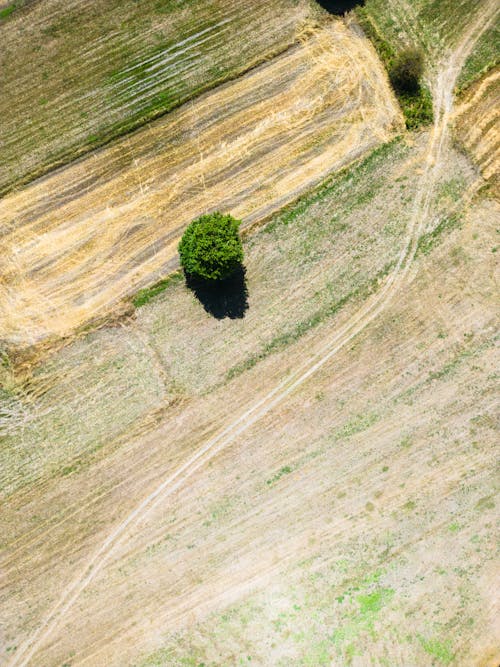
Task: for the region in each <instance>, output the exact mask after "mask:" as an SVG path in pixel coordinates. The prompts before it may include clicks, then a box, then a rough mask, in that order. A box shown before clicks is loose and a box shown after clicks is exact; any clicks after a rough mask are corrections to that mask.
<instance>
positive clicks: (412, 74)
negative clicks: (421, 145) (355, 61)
mask: <svg viewBox="0 0 500 667" xmlns="http://www.w3.org/2000/svg"><path fill="white" fill-rule="evenodd" d="M357 14H358V19H359V21H360V23H361V26H362V27H363V29H364V31H365V33H366V34H367V35H368V37H369V38H370V39H371V41H372V42H373V44H374V46H375V48H376V49H377V51H378V54H379V56H380V58H381V60H382V62H383V63H384V64H385V66H386V69H387V71H388V73H389V78H390V80H391V83H392V85H393V88H394V92H395V93H396V96H397V98H398V100H399V103H400V105H401V109H402V111H403V114H404V117H405V122H406V127H407V128H408V129H409V130H415V129H417V128H418V127H420V126H422V125H428V124H429V123H432V120H433V117H434V114H433V108H432V96H431V94H430V91H429V89H428V88H427V86H426V85H425V84H424V83H423V82H422V75H423V70H424V58H423V53H422V50H421V48H417V47H410V48H407V49H403V50H401V51H399V52H398V51H397V50H396V49H395V48H394V47H393V46H391V44H389V42H388V41H386V40H385V39H384V37H382V35H381V34H380V32H379V31H378V29H377V28H376V27H375V25H374V23H373V22H372V21H373V18H372V17H371V15H370V10H369V8H362V7H360V8H358V9H357Z"/></svg>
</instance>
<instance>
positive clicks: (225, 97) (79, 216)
mask: <svg viewBox="0 0 500 667" xmlns="http://www.w3.org/2000/svg"><path fill="white" fill-rule="evenodd" d="M401 127H402V122H401V117H400V112H399V110H398V107H397V104H396V102H395V99H394V97H393V95H392V93H391V91H390V89H389V85H388V82H387V77H386V74H385V72H384V70H383V68H382V66H381V65H380V63H379V62H378V59H377V57H376V55H375V52H374V51H373V49H372V48H371V46H370V44H369V43H368V41H367V40H366V39H365V38H364V37H362V36H360V35H359V34H358V33H357V32H356V31H354V30H353V29H350V28H349V27H346V25H345V24H344V23H343V22H341V21H333V20H332V21H331V22H330V23H329V24H328V25H327V27H325V28H323V29H318V30H317V31H316V32H315V33H314V34H312V35H311V36H310V37H309V38H308V39H306V40H305V41H304V43H303V44H302V45H301V46H298V47H296V48H293V49H291V50H289V51H288V52H287V53H285V54H284V55H282V56H280V57H278V58H276V59H274V60H273V61H271V62H270V63H269V64H267V65H263V66H261V67H259V68H257V69H255V70H253V71H252V72H250V73H249V74H248V75H246V76H244V77H242V78H240V79H238V80H236V81H233V82H231V83H229V84H227V85H225V86H223V87H221V88H219V89H217V90H215V91H213V92H211V93H209V94H207V95H205V96H203V97H201V98H199V99H197V100H196V101H194V102H193V103H190V104H189V105H185V106H183V107H182V108H181V109H179V110H177V111H175V112H173V113H171V114H169V115H168V116H166V117H165V118H164V119H162V120H161V121H159V122H156V123H154V124H152V125H149V126H147V127H145V128H144V129H142V130H140V131H138V132H137V133H135V134H133V135H130V136H128V137H126V138H124V139H121V140H119V141H117V142H116V143H114V144H113V145H111V146H110V147H108V148H105V149H103V150H101V151H97V152H96V153H94V154H92V155H89V156H88V157H86V158H85V159H83V160H81V161H79V162H77V163H75V164H73V165H70V166H68V167H67V168H64V169H61V170H59V171H57V172H55V173H53V174H52V175H50V176H48V177H46V178H44V179H42V180H39V181H37V182H35V183H33V184H32V185H30V186H28V187H26V188H24V189H23V190H20V191H19V192H16V193H13V194H11V195H8V196H6V197H5V198H4V199H3V200H1V201H0V230H1V232H2V235H3V236H2V243H3V248H4V252H3V256H2V265H1V280H0V315H1V317H0V339H3V340H4V341H5V343H6V344H7V345H12V346H14V345H17V346H21V347H22V346H26V345H29V344H33V343H36V342H39V341H41V340H44V339H46V338H47V337H51V336H63V335H67V334H68V333H70V332H72V331H73V330H74V329H76V328H78V327H80V326H82V325H85V324H87V323H88V322H89V321H91V320H92V319H93V318H95V317H103V316H105V315H107V314H108V313H109V312H110V311H111V309H112V308H113V307H114V306H116V304H117V303H118V302H119V301H120V300H121V299H123V297H125V296H127V295H129V294H132V293H134V292H135V291H137V289H138V288H140V287H143V286H144V285H146V284H150V283H151V282H154V281H155V279H158V278H159V277H160V276H163V275H164V274H165V273H167V272H168V271H169V270H171V269H172V268H173V267H175V266H176V265H177V243H178V240H179V236H180V234H181V232H182V230H183V229H184V227H185V226H186V225H187V224H188V223H189V222H190V221H191V220H192V219H193V218H195V217H196V216H197V215H199V214H201V213H203V212H205V211H210V210H213V209H219V210H223V211H229V212H230V213H232V214H233V215H235V216H236V217H237V218H240V219H243V221H244V222H245V224H249V223H251V222H254V221H258V220H261V219H263V218H264V217H266V216H268V215H269V214H270V213H271V212H273V211H275V210H277V209H278V208H279V207H281V206H283V205H284V204H286V203H287V202H289V201H291V200H293V199H294V198H296V197H297V196H298V195H299V194H300V193H301V192H303V191H305V190H307V189H309V188H310V187H311V186H313V185H314V184H316V183H318V182H319V181H320V180H321V179H323V178H324V177H325V176H326V175H327V174H328V173H329V172H332V171H334V170H335V169H339V168H340V167H341V166H343V165H345V164H347V163H349V162H351V161H352V160H354V159H356V158H358V157H359V156H360V155H362V154H363V153H364V152H366V151H367V150H369V149H372V148H374V147H375V146H376V145H378V144H380V143H382V142H385V141H387V140H388V139H389V138H390V137H392V136H394V134H395V133H396V132H397V131H398V130H401Z"/></svg>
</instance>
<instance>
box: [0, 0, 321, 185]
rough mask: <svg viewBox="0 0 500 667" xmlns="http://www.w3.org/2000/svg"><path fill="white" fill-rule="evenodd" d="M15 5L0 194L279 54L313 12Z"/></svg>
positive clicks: (3, 28)
mask: <svg viewBox="0 0 500 667" xmlns="http://www.w3.org/2000/svg"><path fill="white" fill-rule="evenodd" d="M22 4H24V5H25V6H24V7H22V8H21V3H16V6H19V7H20V8H18V9H16V10H15V11H14V12H13V13H12V14H10V16H9V17H8V19H5V20H3V21H1V20H0V32H1V42H2V48H1V50H0V68H1V70H2V95H1V96H0V149H1V155H2V159H1V164H0V192H5V191H6V190H9V189H11V188H12V187H13V186H15V185H16V184H18V183H19V182H24V181H26V180H27V179H30V178H32V177H33V176H35V175H38V174H40V173H44V172H46V171H47V169H49V168H50V167H52V166H54V165H55V164H58V163H61V162H67V161H69V160H70V159H71V158H74V156H75V155H77V154H81V153H82V152H87V151H88V150H89V149H91V148H92V147H95V146H96V145H99V144H101V143H103V142H105V141H108V140H109V139H110V138H113V137H116V136H118V135H120V134H122V133H123V132H126V131H128V130H130V129H131V128H134V127H137V126H138V125H141V124H143V123H144V122H145V121H146V120H149V119H151V118H153V117H155V116H158V115H159V114H161V113H164V112H165V111H169V110H170V109H172V108H174V107H176V106H178V105H179V104H181V103H183V102H185V101H186V100H188V99H190V98H192V97H194V96H195V95H197V94H199V93H200V92H201V91H203V90H207V89H208V88H211V87H213V86H214V85H216V84H218V83H220V82H221V81H223V80H225V79H228V78H230V77H235V76H237V75H238V74H241V72H242V71H245V70H247V69H248V68H249V67H251V66H253V65H255V64H256V63H258V62H263V61H265V60H266V59H267V58H269V57H270V56H272V55H275V54H276V53H279V52H281V51H283V50H285V49H286V48H287V47H289V46H290V45H291V44H292V43H294V42H295V41H296V39H297V38H298V37H299V36H300V35H301V34H302V33H303V32H304V30H307V29H308V26H310V25H311V23H312V22H314V20H315V16H316V15H317V14H318V12H317V8H316V9H315V8H314V6H313V5H312V3H311V2H309V1H308V0H299V1H298V2H295V1H294V0H272V1H271V2H269V0H252V2H251V3H248V2H245V1H243V0H204V1H203V2H201V3H200V2H199V1H198V0H183V1H182V2H178V1H175V0H141V2H136V0H93V1H92V2H81V1H79V0H44V2H33V3H22ZM235 44H237V47H235Z"/></svg>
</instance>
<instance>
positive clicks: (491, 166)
mask: <svg viewBox="0 0 500 667" xmlns="http://www.w3.org/2000/svg"><path fill="white" fill-rule="evenodd" d="M456 132H457V136H458V138H459V140H460V142H461V143H462V144H463V145H464V146H465V148H466V149H467V150H468V151H469V152H470V153H471V155H472V157H473V159H474V161H475V162H476V163H477V164H478V165H479V168H480V169H481V172H482V174H483V176H484V177H485V179H487V180H489V181H491V184H492V189H493V192H494V193H495V195H496V196H497V197H500V183H499V174H500V68H496V69H494V70H492V71H491V72H490V73H488V74H486V75H485V76H484V77H483V78H482V79H480V80H479V81H478V82H477V83H476V84H475V85H474V86H472V87H471V88H469V89H468V91H467V93H466V94H465V95H464V96H463V98H462V100H461V104H460V106H459V107H458V109H457V118H456Z"/></svg>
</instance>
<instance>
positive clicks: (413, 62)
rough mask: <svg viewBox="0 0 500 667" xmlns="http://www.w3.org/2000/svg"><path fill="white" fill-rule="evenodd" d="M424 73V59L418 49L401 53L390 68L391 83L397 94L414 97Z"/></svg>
mask: <svg viewBox="0 0 500 667" xmlns="http://www.w3.org/2000/svg"><path fill="white" fill-rule="evenodd" d="M423 72H424V59H423V56H422V52H421V51H420V50H419V49H406V50H405V51H402V52H401V53H400V54H399V55H398V56H397V57H396V59H395V61H394V63H393V64H392V66H391V70H390V78H391V83H392V85H393V86H394V88H395V89H396V91H397V92H398V93H402V94H404V93H408V94H410V95H416V94H417V93H418V92H419V91H420V79H421V78H422V74H423Z"/></svg>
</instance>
